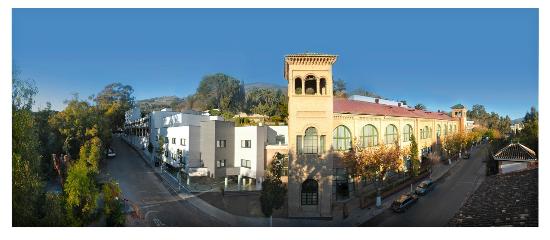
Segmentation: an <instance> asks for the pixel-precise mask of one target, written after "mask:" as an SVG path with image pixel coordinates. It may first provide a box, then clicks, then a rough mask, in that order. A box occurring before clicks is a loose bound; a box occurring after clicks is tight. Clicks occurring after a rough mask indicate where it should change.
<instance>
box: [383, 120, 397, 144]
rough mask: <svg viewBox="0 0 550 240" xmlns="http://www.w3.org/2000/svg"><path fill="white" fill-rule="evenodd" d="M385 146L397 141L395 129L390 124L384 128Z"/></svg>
mask: <svg viewBox="0 0 550 240" xmlns="http://www.w3.org/2000/svg"><path fill="white" fill-rule="evenodd" d="M385 137H386V142H385V143H386V144H394V143H395V142H396V141H397V127H395V125H393V124H390V125H388V126H387V127H386V135H385Z"/></svg>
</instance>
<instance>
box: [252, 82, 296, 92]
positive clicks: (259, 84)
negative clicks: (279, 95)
mask: <svg viewBox="0 0 550 240" xmlns="http://www.w3.org/2000/svg"><path fill="white" fill-rule="evenodd" d="M254 88H267V89H276V90H278V89H280V90H281V91H283V93H285V94H286V92H287V90H286V86H283V85H278V84H273V83H263V82H255V83H245V84H244V90H245V91H248V90H251V89H254Z"/></svg>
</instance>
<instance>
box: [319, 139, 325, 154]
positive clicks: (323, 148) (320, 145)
mask: <svg viewBox="0 0 550 240" xmlns="http://www.w3.org/2000/svg"><path fill="white" fill-rule="evenodd" d="M325 138H326V136H325V135H321V139H320V143H319V147H320V148H321V149H319V150H320V152H321V153H325Z"/></svg>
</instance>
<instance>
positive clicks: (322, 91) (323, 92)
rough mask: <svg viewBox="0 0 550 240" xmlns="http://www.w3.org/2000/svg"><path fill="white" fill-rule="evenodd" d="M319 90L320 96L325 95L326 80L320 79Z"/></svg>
mask: <svg viewBox="0 0 550 240" xmlns="http://www.w3.org/2000/svg"><path fill="white" fill-rule="evenodd" d="M319 88H321V89H320V91H319V92H320V93H321V95H327V80H326V79H325V78H321V79H320V83H319Z"/></svg>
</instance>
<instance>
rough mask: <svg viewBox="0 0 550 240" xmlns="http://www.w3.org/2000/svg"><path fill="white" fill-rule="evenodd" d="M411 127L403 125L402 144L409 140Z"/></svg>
mask: <svg viewBox="0 0 550 240" xmlns="http://www.w3.org/2000/svg"><path fill="white" fill-rule="evenodd" d="M411 135H412V127H411V125H409V124H405V127H403V142H408V141H410V140H411Z"/></svg>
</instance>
